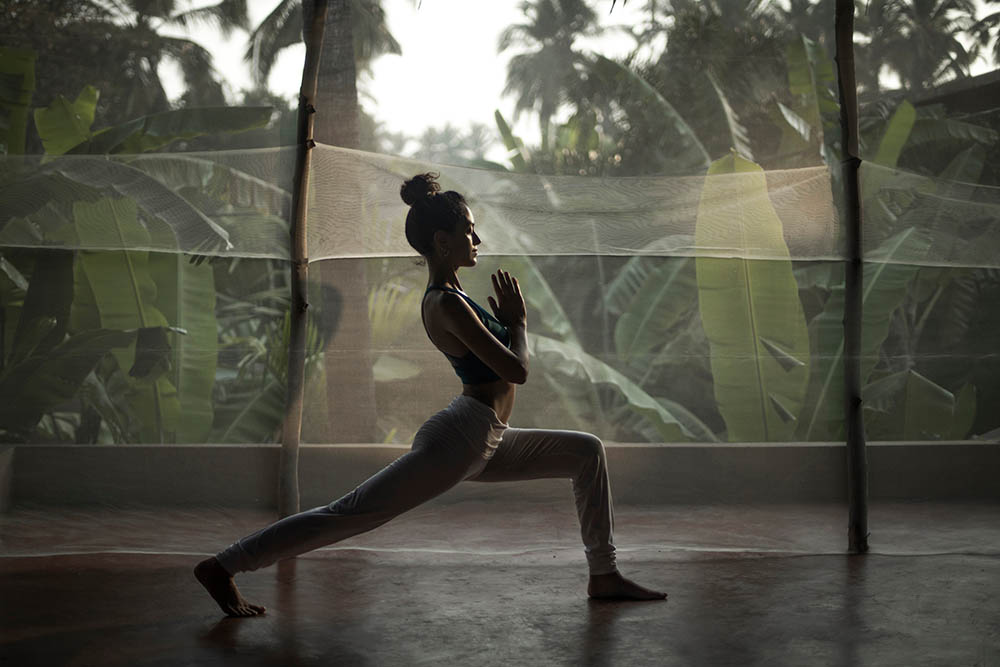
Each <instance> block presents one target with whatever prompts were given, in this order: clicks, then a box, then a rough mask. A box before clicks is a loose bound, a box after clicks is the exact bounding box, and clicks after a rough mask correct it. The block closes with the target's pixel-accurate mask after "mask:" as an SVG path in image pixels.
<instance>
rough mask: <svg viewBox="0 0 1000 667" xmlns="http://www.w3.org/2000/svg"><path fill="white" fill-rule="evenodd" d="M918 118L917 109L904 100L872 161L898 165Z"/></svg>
mask: <svg viewBox="0 0 1000 667" xmlns="http://www.w3.org/2000/svg"><path fill="white" fill-rule="evenodd" d="M916 120H917V110H916V109H914V108H913V105H912V104H910V103H909V102H908V101H906V100H903V101H902V102H901V103H900V104H899V106H898V107H897V108H896V111H895V112H894V113H893V114H892V117H891V118H890V119H889V122H888V124H887V125H886V128H885V132H884V134H883V135H882V139H881V140H880V141H879V144H878V150H877V151H876V152H875V157H874V158H872V161H873V162H875V163H876V164H880V165H883V166H886V167H894V166H896V163H897V162H898V161H899V155H900V153H902V152H903V147H904V146H905V145H906V141H907V139H909V138H910V132H911V131H912V130H913V124H914V123H915V122H916Z"/></svg>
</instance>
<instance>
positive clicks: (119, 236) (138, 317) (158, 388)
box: [73, 199, 180, 442]
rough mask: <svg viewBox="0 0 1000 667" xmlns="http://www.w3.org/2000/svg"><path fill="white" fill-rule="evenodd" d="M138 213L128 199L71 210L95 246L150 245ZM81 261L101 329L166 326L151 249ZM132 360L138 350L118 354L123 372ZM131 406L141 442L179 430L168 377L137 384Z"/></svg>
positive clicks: (92, 254) (83, 256)
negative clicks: (139, 424)
mask: <svg viewBox="0 0 1000 667" xmlns="http://www.w3.org/2000/svg"><path fill="white" fill-rule="evenodd" d="M136 212H137V211H136V205H135V202H133V201H131V200H129V199H102V200H100V201H98V202H96V203H94V204H89V203H86V202H79V203H77V204H75V205H74V206H73V216H74V219H75V221H76V230H77V233H78V234H79V236H80V241H81V242H82V243H83V244H84V245H85V246H87V247H96V248H101V247H111V248H114V247H125V248H145V247H148V246H149V233H148V232H147V231H146V230H145V228H143V226H142V225H141V224H139V222H138V220H137V218H136ZM78 261H79V263H80V265H81V267H82V269H83V271H82V277H83V278H85V280H86V283H87V285H88V286H89V289H90V291H91V293H92V294H93V299H94V301H93V305H94V308H95V309H96V318H97V319H98V320H99V321H100V325H101V327H103V328H106V329H141V328H146V327H155V326H167V324H168V322H167V320H166V318H165V317H164V315H163V313H161V312H160V311H159V310H157V308H156V307H155V301H156V284H155V283H154V282H153V279H152V276H151V274H150V271H149V253H148V252H147V251H142V250H113V251H81V252H80V253H79V259H78ZM78 277H79V276H78ZM78 317H79V315H78ZM91 317H94V315H91ZM134 356H135V352H134V350H129V351H127V352H126V351H118V352H116V353H115V357H116V358H117V360H118V366H119V368H121V369H126V368H130V367H131V366H132V358H133V357H134ZM129 402H130V406H131V408H132V409H133V410H134V411H135V413H136V414H137V415H138V416H139V418H140V419H141V420H142V431H141V437H142V440H143V442H162V441H164V439H166V438H167V437H168V435H169V434H172V433H174V432H175V431H176V430H177V427H178V422H179V418H180V403H179V401H178V398H177V389H176V387H175V385H173V384H172V383H171V382H170V381H169V380H168V379H167V378H165V377H160V378H158V379H156V380H155V382H152V383H148V382H147V383H143V382H141V381H137V380H133V382H132V385H131V392H130V396H129Z"/></svg>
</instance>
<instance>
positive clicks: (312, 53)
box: [278, 0, 327, 517]
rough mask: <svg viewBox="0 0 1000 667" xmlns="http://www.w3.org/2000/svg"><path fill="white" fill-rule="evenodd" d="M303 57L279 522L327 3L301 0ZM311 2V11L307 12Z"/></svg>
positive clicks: (293, 477)
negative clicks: (304, 44) (304, 19)
mask: <svg viewBox="0 0 1000 667" xmlns="http://www.w3.org/2000/svg"><path fill="white" fill-rule="evenodd" d="M302 2H303V9H304V10H305V11H303V16H304V17H307V21H305V22H304V26H303V27H304V29H305V33H306V34H305V42H306V57H305V64H304V66H303V70H302V85H301V87H300V88H299V114H298V133H297V138H296V145H297V146H298V155H297V158H296V165H295V186H294V188H293V191H292V233H291V236H292V239H291V240H292V276H291V283H292V284H291V288H292V310H291V314H290V316H289V320H290V321H289V334H288V396H287V401H286V404H285V423H284V426H283V428H282V433H281V462H280V464H279V473H278V513H279V514H280V515H281V516H282V517H286V516H289V515H292V514H295V513H297V512H298V511H299V440H300V437H301V434H302V402H303V396H304V393H305V362H306V321H307V320H306V318H307V317H308V314H307V310H308V308H309V298H308V297H309V295H308V288H309V252H308V247H307V244H306V211H307V209H308V203H309V202H308V200H309V170H310V167H311V165H312V149H313V148H314V147H315V145H316V142H315V141H314V140H313V124H314V120H315V114H316V107H315V101H316V89H317V87H318V85H319V63H320V51H321V49H322V48H323V26H324V24H325V22H326V3H327V0H302ZM306 3H312V7H311V9H312V11H311V12H310V11H308V10H309V9H310V8H309V7H306V6H305V5H306ZM310 15H311V20H308V17H310Z"/></svg>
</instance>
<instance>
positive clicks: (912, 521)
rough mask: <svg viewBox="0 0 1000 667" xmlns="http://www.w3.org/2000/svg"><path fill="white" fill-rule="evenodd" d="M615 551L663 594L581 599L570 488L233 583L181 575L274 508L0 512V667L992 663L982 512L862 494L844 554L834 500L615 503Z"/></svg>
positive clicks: (628, 569) (988, 545)
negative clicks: (212, 587) (551, 498)
mask: <svg viewBox="0 0 1000 667" xmlns="http://www.w3.org/2000/svg"><path fill="white" fill-rule="evenodd" d="M616 511H617V515H616V542H617V543H618V545H619V563H620V566H621V568H622V570H623V572H625V574H627V575H628V576H631V577H633V578H635V579H636V580H638V581H640V582H641V583H644V584H647V585H650V586H653V587H663V588H665V589H666V590H668V591H669V593H670V597H669V599H668V600H667V601H665V602H645V603H607V602H603V603H602V602H593V601H589V600H588V599H587V598H586V596H585V586H586V566H585V564H584V559H583V553H582V549H581V548H580V547H579V546H578V540H579V536H578V533H577V527H576V516H575V513H574V512H573V510H572V507H571V504H569V503H567V505H566V506H553V505H551V504H543V503H538V502H532V501H525V500H519V499H516V498H515V499H511V498H506V499H504V500H503V502H502V504H501V503H500V502H499V501H495V502H465V503H461V504H452V505H449V504H447V503H431V504H429V505H425V506H423V507H420V508H418V509H416V510H413V511H412V512H410V513H408V514H406V515H404V516H403V517H400V518H399V519H397V520H395V521H393V522H391V523H389V524H387V525H386V526H383V527H382V528H380V529H378V530H376V531H373V532H371V533H368V534H367V535H363V536H358V537H356V538H352V539H351V540H348V541H346V542H343V543H341V544H340V545H337V546H336V547H334V548H328V549H323V550H320V551H316V552H313V553H311V554H308V555H304V556H301V557H299V558H297V559H295V560H289V561H284V562H282V563H279V564H278V565H277V566H275V567H272V568H269V569H266V570H262V571H259V572H255V573H248V574H245V575H241V576H240V577H239V579H238V581H239V583H240V586H241V588H242V589H243V591H244V593H245V595H246V596H247V597H248V598H249V599H251V600H253V601H256V602H260V603H262V604H264V605H266V606H267V607H268V612H267V614H266V615H264V616H262V617H258V618H251V619H227V618H224V617H222V616H221V614H220V612H219V611H218V609H217V607H215V606H214V603H212V601H211V600H210V599H209V598H208V597H207V595H204V594H203V593H202V591H201V589H200V587H199V586H198V584H197V582H196V581H195V580H194V578H193V577H192V576H191V567H192V566H193V565H194V563H196V562H197V561H198V560H199V558H200V557H202V554H208V553H212V552H214V551H215V550H217V549H219V548H221V547H223V546H225V544H226V543H228V542H229V541H231V540H232V539H233V538H235V537H237V536H239V535H242V534H244V533H247V532H251V531H252V530H254V529H256V528H257V527H259V526H260V525H262V524H263V523H266V522H268V521H270V520H271V519H272V518H273V517H272V516H271V515H270V514H267V513H263V512H252V511H240V510H225V509H212V510H208V509H206V510H163V511H154V510H134V509H133V510H127V509H115V508H106V509H73V510H69V509H59V510H54V509H51V508H49V509H44V508H38V509H29V508H21V509H17V510H15V511H13V512H12V513H9V514H5V515H0V556H2V557H0V664H2V665H18V666H21V665H170V666H174V665H224V664H241V665H246V664H250V665H424V664H427V665H430V664H434V665H437V664H442V663H444V664H452V665H462V666H464V665H518V666H520V665H629V666H631V665H796V666H799V665H844V666H848V665H850V666H855V665H907V666H911V665H1000V506H997V505H958V504H931V503H914V504H903V503H896V504H888V503H876V504H875V505H873V507H872V510H871V515H870V529H871V531H872V537H871V546H872V553H871V554H869V555H867V556H847V555H844V553H843V552H844V547H845V543H846V537H845V526H846V514H845V511H844V508H842V507H839V506H831V505H809V506H802V505H781V506H757V507H752V506H741V507H730V506H713V507H705V506H702V507H681V506H657V507H618V508H616Z"/></svg>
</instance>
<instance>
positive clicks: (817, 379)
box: [797, 228, 930, 441]
mask: <svg viewBox="0 0 1000 667" xmlns="http://www.w3.org/2000/svg"><path fill="white" fill-rule="evenodd" d="M929 247H930V246H929V242H928V240H927V239H926V237H924V236H923V235H921V234H919V233H917V232H916V230H914V229H913V228H909V229H906V230H904V231H902V232H900V233H898V234H896V235H895V236H893V237H892V238H890V239H887V240H886V241H885V242H884V243H883V244H882V245H881V246H879V247H878V248H876V249H875V250H874V251H873V252H871V253H869V254H868V255H867V256H866V257H865V266H864V278H863V286H862V294H861V299H862V318H861V382H862V384H863V383H865V382H867V381H868V377H869V376H870V375H871V372H872V370H873V369H874V368H875V364H876V362H877V361H878V358H879V350H880V349H881V347H882V343H883V342H884V341H885V339H886V336H887V335H888V333H889V323H890V320H891V318H892V314H893V313H894V312H895V311H896V309H897V308H898V307H899V306H900V304H901V303H902V302H903V299H904V298H905V297H906V294H907V291H908V290H909V286H910V282H911V281H912V280H913V279H914V277H915V276H916V274H917V270H918V267H917V266H914V265H913V264H897V263H895V261H896V260H897V258H898V257H904V258H907V259H908V260H912V259H913V258H919V257H920V256H922V255H923V254H926V252H927V249H928V248H929ZM843 319H844V284H843V283H841V284H840V285H837V286H835V287H834V288H833V289H832V290H831V292H830V298H829V299H828V300H827V303H826V307H825V308H824V309H823V312H822V313H820V314H819V315H818V316H816V318H815V319H813V321H812V322H811V323H810V325H809V328H810V332H811V334H812V336H813V338H814V339H815V340H816V345H817V349H816V353H815V354H814V357H815V358H816V360H817V361H816V364H815V365H814V366H813V368H812V373H811V376H810V379H809V392H808V394H807V395H806V404H805V408H804V409H803V410H802V413H801V414H800V416H799V427H798V430H797V434H798V436H799V437H800V438H801V439H802V440H806V441H810V440H838V439H840V438H841V434H842V432H843V426H844V403H843V400H844V397H843V394H844V379H843V378H844V364H843V358H844V323H843Z"/></svg>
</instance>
